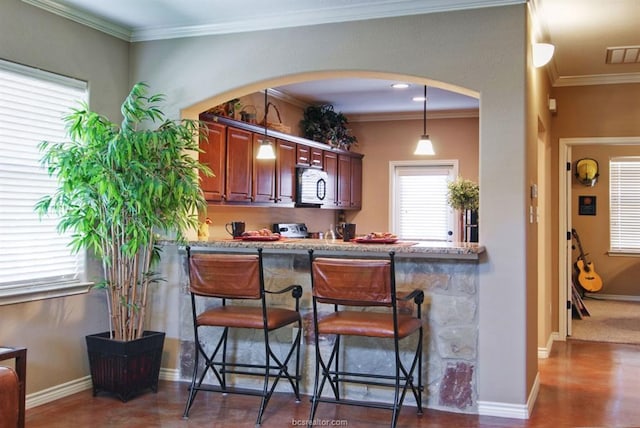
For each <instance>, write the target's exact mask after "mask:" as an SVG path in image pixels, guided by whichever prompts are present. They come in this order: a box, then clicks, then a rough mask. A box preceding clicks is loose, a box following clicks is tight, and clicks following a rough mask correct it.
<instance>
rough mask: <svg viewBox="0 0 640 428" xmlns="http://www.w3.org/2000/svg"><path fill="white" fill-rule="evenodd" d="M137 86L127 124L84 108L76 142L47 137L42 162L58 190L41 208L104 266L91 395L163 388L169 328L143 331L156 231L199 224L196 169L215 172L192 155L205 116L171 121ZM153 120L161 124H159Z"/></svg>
mask: <svg viewBox="0 0 640 428" xmlns="http://www.w3.org/2000/svg"><path fill="white" fill-rule="evenodd" d="M147 89H148V87H147V85H146V84H144V83H137V84H136V85H134V86H133V88H132V89H131V92H130V93H129V95H128V96H127V98H126V99H125V101H124V103H123V104H122V107H121V112H122V115H123V117H124V119H123V121H122V123H121V125H120V126H118V125H117V124H115V123H113V122H111V121H110V120H109V119H107V118H106V117H104V116H101V115H99V114H98V113H95V112H92V111H89V109H88V108H87V106H86V105H84V106H82V107H80V108H79V109H76V110H74V111H73V112H72V113H71V114H70V115H69V116H67V117H66V118H65V122H66V124H67V127H68V135H69V138H70V141H69V142H55V143H54V142H43V143H42V144H41V146H40V149H41V151H42V152H44V154H43V157H42V163H43V165H44V166H45V167H46V168H47V169H48V172H49V174H51V175H55V176H56V177H57V178H58V183H59V184H58V188H57V190H56V192H55V193H54V194H52V195H49V196H46V197H44V198H43V199H41V200H40V201H39V202H38V204H37V205H36V211H38V212H39V213H40V214H41V215H44V214H46V213H47V212H55V213H57V214H59V215H60V218H61V220H60V223H59V225H58V227H59V229H60V230H61V231H72V232H73V234H74V235H73V240H72V245H73V250H74V251H79V250H82V249H86V250H89V251H90V252H92V253H93V254H95V255H96V256H97V257H98V258H99V259H100V260H101V262H102V266H103V271H104V272H103V273H104V280H103V281H102V282H101V283H99V284H97V286H99V287H102V288H104V289H105V290H106V301H107V304H108V310H109V331H107V332H104V333H98V334H95V335H90V336H87V338H86V339H87V350H88V353H89V362H90V368H91V375H92V381H93V391H94V395H95V394H96V392H97V391H99V390H104V391H107V392H111V393H115V394H116V395H117V396H119V397H120V399H121V400H123V401H126V400H128V399H129V398H130V397H132V396H133V395H134V394H136V393H138V392H140V391H142V390H144V389H147V388H151V389H153V390H154V391H156V390H157V386H158V376H159V370H160V358H161V356H162V348H163V344H164V333H161V332H153V331H148V330H146V329H145V320H146V318H147V313H146V309H147V302H148V298H149V291H150V290H149V287H150V285H152V284H153V283H156V282H158V281H159V280H160V278H158V275H157V274H156V273H154V271H153V266H154V263H156V262H158V260H159V258H160V248H159V247H158V246H157V245H156V236H157V233H162V232H164V231H171V232H175V233H176V234H177V238H178V240H181V239H182V238H183V231H185V230H187V229H197V227H198V218H197V214H194V213H197V212H198V210H199V209H201V208H203V207H205V201H204V197H203V194H202V192H201V190H200V186H199V181H198V171H199V170H202V171H204V172H205V174H211V171H210V170H209V169H208V168H207V167H205V166H203V165H202V164H200V163H199V162H198V160H197V159H195V158H194V157H192V156H190V155H189V154H188V153H187V152H188V151H196V152H197V151H199V147H198V137H199V136H200V132H201V131H200V126H199V122H197V121H191V120H182V121H172V120H167V119H165V116H164V113H163V112H162V111H161V110H160V108H159V106H158V105H159V103H160V102H162V101H163V100H164V97H163V96H162V95H152V96H147ZM155 123H159V126H157V127H154V126H155V125H154V124H155Z"/></svg>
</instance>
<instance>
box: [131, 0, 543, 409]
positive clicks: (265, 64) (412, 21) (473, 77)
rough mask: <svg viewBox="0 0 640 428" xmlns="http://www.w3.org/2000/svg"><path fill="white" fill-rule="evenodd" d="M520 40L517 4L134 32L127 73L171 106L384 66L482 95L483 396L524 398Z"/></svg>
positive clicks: (191, 109)
mask: <svg viewBox="0 0 640 428" xmlns="http://www.w3.org/2000/svg"><path fill="white" fill-rule="evenodd" d="M525 46H526V6H525V5H519V6H509V7H496V8H486V9H478V10H473V11H461V12H451V13H441V14H430V15H422V16H410V17H403V18H393V19H382V20H372V21H366V22H352V23H343V24H330V25H319V26H312V27H304V28H291V29H282V30H274V31H263V32H256V33H244V34H231V35H221V36H210V37H199V38H188V39H175V40H165V41H154V42H140V43H135V44H133V47H132V56H131V58H132V63H131V76H132V79H133V80H145V81H147V82H149V83H150V84H151V85H152V88H153V90H154V91H157V92H162V93H165V94H167V95H168V99H169V100H170V101H171V106H170V107H169V108H168V109H167V110H168V111H171V113H172V114H173V115H175V116H176V117H178V116H179V115H180V114H181V112H182V113H183V114H185V115H187V116H190V117H194V115H195V114H196V113H197V111H198V110H199V109H203V108H206V107H207V106H209V107H210V106H212V105H215V104H216V103H218V102H221V101H225V100H227V99H229V98H232V97H233V96H239V95H244V94H246V93H249V92H254V91H256V90H261V89H264V87H271V86H276V85H278V84H282V83H288V82H293V81H299V80H313V79H317V78H319V77H321V76H324V77H326V76H346V75H350V76H354V75H361V76H362V75H365V73H368V74H367V75H370V74H371V73H392V74H393V75H397V76H405V77H406V80H413V81H416V82H429V83H431V84H433V83H436V82H440V85H441V86H442V85H449V87H451V86H455V87H459V88H465V89H466V90H467V91H469V92H472V93H476V94H480V106H481V113H480V180H479V181H480V189H481V207H480V211H481V212H482V228H481V236H480V241H481V242H483V243H484V244H485V245H486V247H487V249H488V251H487V255H486V259H485V260H484V261H483V263H482V264H481V267H480V317H479V318H480V328H481V331H480V339H479V373H478V379H479V391H478V392H479V400H480V401H481V402H487V403H493V402H500V403H513V404H517V405H522V404H524V403H526V400H527V395H528V393H529V391H528V389H529V388H530V386H531V385H527V379H526V377H527V376H526V371H527V367H526V365H527V361H536V352H537V349H535V348H534V347H533V348H532V349H529V348H528V347H527V343H526V341H525V332H526V329H527V320H526V307H525V305H526V272H525V251H526V219H527V217H526V207H525V198H524V195H525V187H526V183H525V175H524V171H525V146H526V144H525V132H526V131H525V114H526V112H525V104H526V99H525V98H526V89H525V83H526V82H525V74H526V73H525V71H526V48H525ZM426 79H428V80H426ZM505 159H509V160H510V162H505V161H504V160H505ZM363 203H364V204H367V203H368V201H366V200H365V201H363ZM532 328H535V326H534V327H532ZM534 334H535V333H534ZM506 350H508V354H506V355H505V351H506ZM527 355H529V358H527ZM534 364H535V363H534ZM534 370H535V368H534Z"/></svg>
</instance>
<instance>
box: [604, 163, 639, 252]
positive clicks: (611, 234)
mask: <svg viewBox="0 0 640 428" xmlns="http://www.w3.org/2000/svg"><path fill="white" fill-rule="evenodd" d="M614 162H619V163H624V162H634V163H637V164H638V167H637V169H638V172H639V173H640V156H613V157H611V158H609V165H608V167H609V251H608V254H609V255H612V256H635V257H639V256H640V245H638V246H637V247H624V246H622V244H621V243H620V242H619V243H618V245H615V246H614V236H615V235H622V234H624V233H621V232H620V231H618V232H615V231H614V218H615V217H616V214H615V213H614V207H615V206H616V204H614V201H613V199H614V189H613V185H614V179H613V174H614V168H613V163H614ZM638 177H639V178H638V181H637V185H638V186H639V187H640V175H639V176H638ZM616 181H617V180H616ZM634 183H635V182H634ZM621 199H622V198H621ZM624 199H626V198H624ZM638 233H640V227H638Z"/></svg>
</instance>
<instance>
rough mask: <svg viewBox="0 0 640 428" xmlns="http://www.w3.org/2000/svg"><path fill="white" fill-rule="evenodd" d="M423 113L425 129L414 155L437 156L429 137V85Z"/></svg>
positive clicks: (425, 94) (425, 88) (425, 91)
mask: <svg viewBox="0 0 640 428" xmlns="http://www.w3.org/2000/svg"><path fill="white" fill-rule="evenodd" d="M422 113H423V122H422V123H423V129H422V136H421V137H420V140H418V145H417V146H416V150H415V151H414V152H413V154H414V155H435V154H436V152H435V151H434V150H433V144H431V139H430V138H429V135H427V85H424V108H423V110H422Z"/></svg>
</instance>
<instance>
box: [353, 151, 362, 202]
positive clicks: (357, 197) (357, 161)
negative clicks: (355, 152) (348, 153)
mask: <svg viewBox="0 0 640 428" xmlns="http://www.w3.org/2000/svg"><path fill="white" fill-rule="evenodd" d="M361 208H362V158H359V157H355V158H351V209H358V210H359V209H361Z"/></svg>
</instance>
